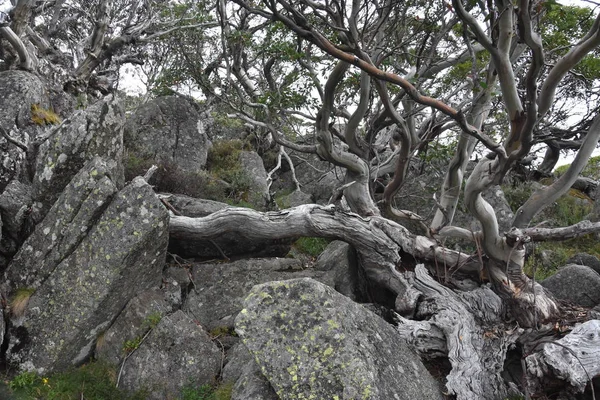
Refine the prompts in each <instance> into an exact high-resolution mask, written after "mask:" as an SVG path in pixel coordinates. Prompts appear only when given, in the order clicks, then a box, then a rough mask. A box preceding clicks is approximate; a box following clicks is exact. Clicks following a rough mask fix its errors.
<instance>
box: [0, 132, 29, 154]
mask: <svg viewBox="0 0 600 400" xmlns="http://www.w3.org/2000/svg"><path fill="white" fill-rule="evenodd" d="M0 134H2V136H4V138H5V139H6V140H8V142H9V143H12V144H14V145H15V146H17V147H18V148H20V149H21V150H23V151H24V152H26V153H27V150H28V149H27V145H26V144H25V143H23V142H21V141H20V140H17V139H15V138H14V137H12V136H10V135H9V134H8V132H6V130H4V128H2V127H1V126H0Z"/></svg>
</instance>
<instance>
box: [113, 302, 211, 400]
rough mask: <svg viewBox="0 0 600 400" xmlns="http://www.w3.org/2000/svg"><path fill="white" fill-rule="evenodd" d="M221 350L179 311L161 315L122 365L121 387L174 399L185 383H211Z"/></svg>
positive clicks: (159, 398)
mask: <svg viewBox="0 0 600 400" xmlns="http://www.w3.org/2000/svg"><path fill="white" fill-rule="evenodd" d="M220 367H221V351H220V350H219V349H218V348H217V346H216V345H215V344H214V343H213V342H212V341H211V340H210V338H209V337H208V335H207V334H206V332H204V331H203V330H202V328H201V327H199V326H198V325H197V324H196V323H194V321H193V320H192V319H191V318H190V317H188V316H187V315H185V313H183V312H182V311H176V312H175V313H173V314H171V315H168V316H166V317H164V318H163V319H162V320H161V321H160V323H159V324H158V325H157V326H156V328H154V329H153V330H152V331H151V332H150V334H149V335H148V337H147V338H146V340H144V342H143V343H142V344H141V345H140V347H139V348H138V349H137V350H136V351H135V352H134V353H132V355H131V356H130V357H129V358H128V359H127V362H126V363H125V365H124V367H123V374H122V377H121V384H122V387H123V388H125V389H129V390H132V391H135V390H140V389H146V390H148V391H149V395H148V396H149V397H148V399H157V400H163V399H175V398H178V395H179V394H180V392H181V389H182V388H183V387H184V386H187V385H193V386H201V385H210V384H212V383H214V380H215V378H216V377H217V375H218V373H219V369H220Z"/></svg>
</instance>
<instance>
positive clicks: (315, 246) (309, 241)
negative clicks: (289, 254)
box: [293, 237, 330, 257]
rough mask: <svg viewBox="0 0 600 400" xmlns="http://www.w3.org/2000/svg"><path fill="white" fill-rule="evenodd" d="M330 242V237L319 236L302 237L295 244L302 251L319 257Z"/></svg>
mask: <svg viewBox="0 0 600 400" xmlns="http://www.w3.org/2000/svg"><path fill="white" fill-rule="evenodd" d="M329 242H330V241H329V240H328V239H324V238H319V237H301V238H300V239H298V240H296V241H295V242H294V244H293V246H294V248H295V249H296V250H298V251H299V252H301V253H304V254H308V255H309V256H311V257H317V256H318V255H319V254H321V253H322V252H323V251H324V250H325V248H326V247H327V245H328V244H329Z"/></svg>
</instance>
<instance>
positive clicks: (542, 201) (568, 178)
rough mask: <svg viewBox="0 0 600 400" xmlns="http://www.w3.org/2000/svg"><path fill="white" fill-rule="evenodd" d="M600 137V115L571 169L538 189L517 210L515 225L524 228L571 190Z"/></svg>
mask: <svg viewBox="0 0 600 400" xmlns="http://www.w3.org/2000/svg"><path fill="white" fill-rule="evenodd" d="M599 139H600V115H599V116H597V117H596V119H595V120H594V122H593V123H592V126H591V127H590V129H589V131H588V133H587V135H586V136H585V139H584V141H583V144H582V146H581V149H579V151H578V152H577V155H576V156H575V159H574V160H573V162H572V163H571V165H570V166H569V169H567V171H566V172H565V173H564V174H563V175H562V176H561V177H560V178H558V179H557V180H556V181H554V183H552V184H551V185H549V186H545V187H543V188H541V189H538V190H536V191H535V192H534V193H533V194H532V195H531V196H530V197H529V199H528V200H527V201H526V202H525V204H523V205H522V206H521V207H520V208H519V209H518V210H517V212H516V215H515V219H514V221H513V226H514V227H517V228H524V227H526V226H527V225H529V223H530V222H531V220H532V219H533V217H534V216H535V215H536V214H537V213H538V212H540V211H541V210H543V209H544V208H545V207H547V206H548V205H550V204H552V203H554V202H555V201H556V200H558V198H559V197H561V196H562V195H564V194H565V193H567V192H568V191H569V189H570V188H571V186H573V184H574V183H575V182H576V181H577V178H578V177H579V174H580V173H581V171H582V170H583V168H584V167H585V166H586V165H587V162H588V160H589V158H590V156H591V155H592V153H593V152H594V150H595V149H596V145H597V144H598V140H599Z"/></svg>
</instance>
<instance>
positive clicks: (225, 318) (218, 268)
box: [183, 258, 325, 331]
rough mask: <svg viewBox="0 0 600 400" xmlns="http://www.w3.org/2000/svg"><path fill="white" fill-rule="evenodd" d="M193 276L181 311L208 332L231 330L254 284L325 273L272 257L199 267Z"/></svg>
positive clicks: (292, 261) (196, 267)
mask: <svg viewBox="0 0 600 400" xmlns="http://www.w3.org/2000/svg"><path fill="white" fill-rule="evenodd" d="M192 275H193V280H194V282H195V289H194V290H192V291H191V292H190V293H189V295H188V297H187V300H186V302H185V304H184V306H183V310H184V311H186V312H188V313H189V314H190V315H193V316H194V318H196V319H197V320H198V322H199V323H200V324H201V325H202V326H204V327H206V329H207V330H209V331H210V330H212V329H216V328H233V323H234V319H235V317H236V315H237V314H238V313H239V312H240V311H241V310H242V308H243V307H242V303H243V300H244V298H245V297H246V295H247V294H248V293H250V290H251V289H252V287H253V286H254V285H256V284H259V283H264V282H270V281H277V280H283V279H291V278H298V277H317V276H320V277H323V276H324V275H325V273H324V272H320V271H315V270H311V269H304V268H303V265H302V263H301V262H300V261H298V260H294V259H289V258H273V259H248V260H239V261H233V262H230V263H218V264H198V265H195V266H194V269H193V272H192Z"/></svg>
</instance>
